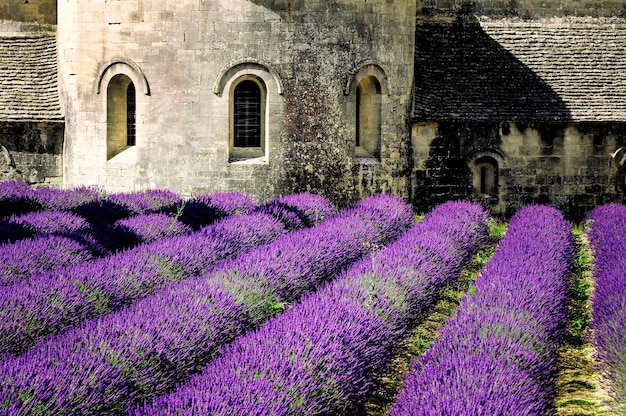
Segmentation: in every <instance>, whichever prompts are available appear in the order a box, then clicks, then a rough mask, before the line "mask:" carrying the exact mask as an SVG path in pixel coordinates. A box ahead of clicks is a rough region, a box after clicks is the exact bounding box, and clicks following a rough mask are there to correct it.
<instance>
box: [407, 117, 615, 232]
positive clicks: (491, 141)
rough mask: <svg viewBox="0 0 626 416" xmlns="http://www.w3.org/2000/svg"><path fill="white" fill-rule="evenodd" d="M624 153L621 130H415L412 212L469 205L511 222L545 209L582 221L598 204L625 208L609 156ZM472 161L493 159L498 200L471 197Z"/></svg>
mask: <svg viewBox="0 0 626 416" xmlns="http://www.w3.org/2000/svg"><path fill="white" fill-rule="evenodd" d="M623 146H626V124H625V123H530V124H524V123H512V122H511V123H507V122H504V123H466V122H448V123H443V122H442V123H438V122H425V123H415V124H414V125H413V148H414V157H415V169H414V176H415V178H416V181H415V183H414V185H415V187H414V189H413V192H412V193H413V195H415V197H414V205H416V206H417V207H419V208H421V209H427V208H428V207H430V206H432V205H435V204H437V203H440V202H442V201H445V200H448V199H475V200H478V201H481V202H483V203H484V205H485V206H487V207H488V208H491V209H492V211H493V212H494V214H501V215H505V216H510V215H512V214H513V213H514V212H515V211H516V210H517V209H518V208H520V207H521V206H523V205H526V204H532V203H543V204H549V205H552V206H555V207H557V208H558V209H560V210H561V211H562V212H563V213H564V214H565V215H566V216H567V217H568V218H570V219H572V220H575V221H580V220H581V219H582V218H583V217H584V216H585V215H586V214H587V213H588V212H589V211H590V210H591V209H592V208H593V207H595V206H597V205H600V204H603V203H606V202H609V201H623V199H624V196H625V195H626V193H625V192H626V189H625V175H624V172H625V171H624V166H622V165H620V163H619V160H616V159H613V158H612V157H611V155H612V153H611V152H609V151H610V150H611V149H618V148H620V147H623ZM477 155H488V156H489V155H490V156H493V157H494V158H496V159H499V162H500V163H499V172H498V184H499V186H498V195H497V196H496V197H491V198H485V197H484V196H479V195H477V193H476V192H475V190H473V187H472V182H473V181H472V177H473V175H475V174H477V173H476V172H473V171H472V163H473V161H474V160H475V159H476V157H477ZM424 195H426V197H424Z"/></svg>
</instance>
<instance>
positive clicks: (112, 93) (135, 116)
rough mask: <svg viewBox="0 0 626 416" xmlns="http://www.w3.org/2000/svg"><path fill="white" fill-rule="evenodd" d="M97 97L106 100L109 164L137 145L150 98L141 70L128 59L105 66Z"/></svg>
mask: <svg viewBox="0 0 626 416" xmlns="http://www.w3.org/2000/svg"><path fill="white" fill-rule="evenodd" d="M96 93H97V94H102V95H103V96H104V106H105V110H104V111H105V112H106V158H107V160H110V159H112V158H114V157H115V156H117V155H118V154H120V153H122V152H124V151H125V150H127V149H130V148H132V147H134V146H135V145H136V144H137V139H138V137H139V134H138V133H140V131H139V129H138V126H139V125H140V120H141V115H142V113H143V112H144V111H145V108H144V106H145V100H144V99H143V98H142V97H145V96H149V95H150V87H149V85H148V81H147V79H146V77H145V75H144V73H143V72H142V71H141V68H139V66H137V64H135V63H134V62H132V61H130V60H128V59H125V58H116V59H114V60H112V61H109V62H107V63H105V64H104V65H103V66H102V67H101V70H100V76H99V77H98V80H97V83H96Z"/></svg>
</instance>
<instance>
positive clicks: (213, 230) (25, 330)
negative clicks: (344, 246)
mask: <svg viewBox="0 0 626 416" xmlns="http://www.w3.org/2000/svg"><path fill="white" fill-rule="evenodd" d="M319 198H321V197H310V198H309V201H310V203H311V205H310V208H309V209H310V212H312V213H316V212H317V210H318V208H319V207H320V206H325V207H331V204H330V203H329V202H328V203H326V204H323V203H321V202H320V199H319ZM236 199H239V196H236ZM304 199H305V198H304V197H303V199H302V201H301V206H302V207H303V208H305V204H304V202H303V201H304ZM222 200H223V201H224V205H226V204H225V198H223V199H222ZM237 205H238V203H231V204H230V206H233V207H234V206H237ZM328 209H330V208H328ZM332 209H333V210H334V207H333V208H332ZM311 215H312V216H313V215H317V214H311ZM284 232H285V229H284V227H283V225H282V223H280V222H279V221H278V220H276V219H275V218H274V217H273V216H271V215H267V214H262V213H252V214H249V215H243V216H233V217H229V218H226V219H224V220H222V221H220V222H217V223H215V224H213V225H210V226H208V227H205V228H203V229H201V230H200V231H198V232H195V233H192V234H189V235H181V236H177V237H170V238H164V239H161V240H158V241H155V242H153V243H150V244H144V245H140V246H137V247H135V248H132V249H129V250H127V251H124V252H119V253H116V254H115V255H112V256H108V257H105V258H102V259H98V260H96V261H94V262H91V263H86V264H78V265H76V266H72V267H67V268H62V269H54V270H50V271H49V272H44V273H39V274H36V275H33V276H32V277H30V278H29V279H26V280H24V281H22V282H18V283H17V284H15V285H12V286H7V287H4V288H0V316H2V319H1V320H0V353H11V354H20V353H22V352H23V351H25V350H26V349H28V348H30V346H31V345H32V344H33V343H34V341H35V340H37V339H39V338H41V337H43V336H45V335H48V334H51V333H57V332H59V331H61V330H62V329H64V328H66V327H69V326H73V325H76V324H78V323H80V322H82V321H84V320H85V319H88V318H94V317H96V316H99V315H102V314H106V313H110V312H111V311H115V310H118V309H120V308H122V307H124V306H128V305H130V304H132V303H134V302H136V301H137V300H138V299H141V298H143V297H145V296H147V295H149V294H152V293H154V291H155V290H156V289H158V288H160V287H163V286H165V285H166V284H167V283H169V282H172V281H180V280H183V279H186V278H189V277H191V276H195V275H197V274H199V273H201V272H202V271H204V270H206V269H208V268H211V267H213V266H214V265H216V264H217V263H218V262H219V261H224V260H226V259H232V258H234V257H236V256H238V255H239V254H241V253H243V252H246V251H248V250H250V249H252V248H253V247H256V246H258V245H261V244H267V243H269V242H272V241H274V240H275V239H276V238H278V237H279V236H280V235H281V234H283V233H284Z"/></svg>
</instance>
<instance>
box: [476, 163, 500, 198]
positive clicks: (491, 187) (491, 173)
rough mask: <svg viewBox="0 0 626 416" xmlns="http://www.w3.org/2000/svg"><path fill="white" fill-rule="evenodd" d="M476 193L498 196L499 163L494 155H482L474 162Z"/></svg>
mask: <svg viewBox="0 0 626 416" xmlns="http://www.w3.org/2000/svg"><path fill="white" fill-rule="evenodd" d="M472 177H473V180H472V183H473V190H474V194H475V195H478V196H490V197H493V196H498V193H499V192H498V186H499V183H498V182H499V164H498V161H497V160H496V159H495V158H494V157H492V156H480V157H478V158H476V159H475V160H474V162H473V164H472Z"/></svg>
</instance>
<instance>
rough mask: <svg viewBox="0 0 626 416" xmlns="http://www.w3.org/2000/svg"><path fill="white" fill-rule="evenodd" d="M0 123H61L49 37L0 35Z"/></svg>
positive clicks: (51, 38) (53, 38) (53, 50)
mask: <svg viewBox="0 0 626 416" xmlns="http://www.w3.org/2000/svg"><path fill="white" fill-rule="evenodd" d="M0 121H63V113H62V110H61V104H60V99H59V90H58V85H57V48H56V36H54V35H53V34H47V33H26V32H24V33H0Z"/></svg>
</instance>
